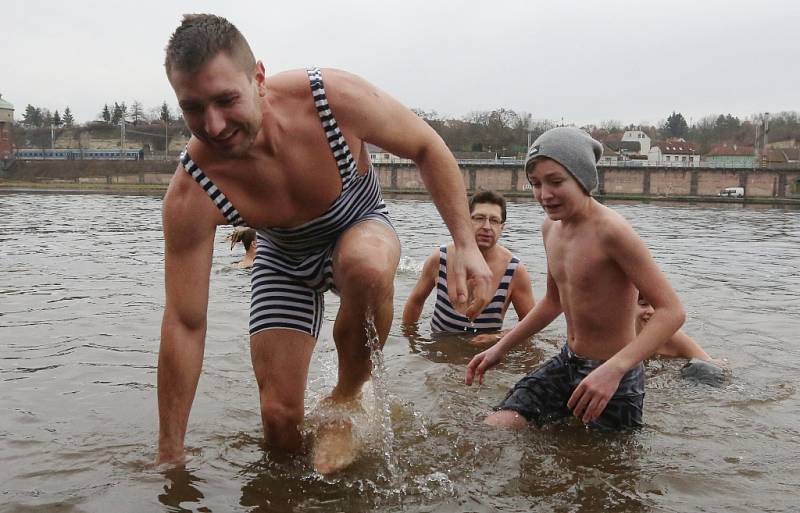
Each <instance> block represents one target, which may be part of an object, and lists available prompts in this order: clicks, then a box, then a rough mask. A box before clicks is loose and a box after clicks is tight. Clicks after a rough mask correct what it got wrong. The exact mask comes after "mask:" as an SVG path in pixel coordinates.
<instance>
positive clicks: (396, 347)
mask: <svg viewBox="0 0 800 513" xmlns="http://www.w3.org/2000/svg"><path fill="white" fill-rule="evenodd" d="M0 200H2V202H1V203H0V204H1V205H2V207H0V211H1V212H2V215H0V512H27V511H37V512H38V511H58V512H61V511H63V512H82V511H87V512H89V511H91V512H94V511H114V512H128V511H130V512H140V511H217V512H226V511H263V512H267V511H269V512H285V511H346V512H360V511H364V512H367V511H370V512H371V511H380V512H384V511H408V512H418V511H437V512H438V511H443V512H461V511H465V512H466V511H474V512H484V511H485V512H489V511H531V510H534V511H564V512H567V511H569V512H573V511H581V512H593V511H619V512H623V511H624V512H646V511H675V512H683V511H715V512H723V511H726V512H727V511H741V512H749V511H785V512H789V511H797V510H798V508H799V507H800V499H798V497H799V496H800V493H799V491H800V464H798V456H800V428H798V420H800V401H799V400H798V396H797V391H796V389H797V379H798V376H799V375H800V343H798V332H799V330H798V328H799V327H800V322H798V321H800V315H799V314H798V312H800V271H798V268H799V267H800V211H798V210H792V209H778V208H766V207H760V208H751V207H748V208H743V207H741V206H734V205H723V206H707V205H688V204H679V205H668V204H655V203H654V204H642V203H634V204H621V203H620V204H615V205H613V207H614V208H615V209H616V210H618V211H619V212H620V213H621V214H622V215H624V216H625V217H626V218H627V219H629V220H630V221H631V223H632V224H633V225H634V226H635V228H636V229H637V230H638V231H639V233H640V234H641V235H642V237H643V238H644V239H645V241H646V242H647V244H648V245H649V247H650V248H651V250H652V252H653V254H654V255H655V257H656V259H657V260H658V262H659V263H660V265H661V266H662V269H664V270H665V272H666V273H667V275H668V276H669V277H670V279H671V280H672V283H673V284H674V286H675V288H676V289H677V290H678V293H679V294H680V296H681V298H682V299H683V301H684V305H685V308H686V311H687V313H688V320H687V323H686V326H685V330H686V331H687V332H688V333H689V334H690V335H692V336H693V337H694V338H695V339H696V340H698V341H699V342H700V343H701V345H703V346H704V348H705V349H706V350H707V351H708V352H709V353H710V354H711V355H712V356H714V357H716V358H721V359H726V360H727V362H728V365H729V367H730V368H731V370H732V374H733V379H732V381H731V382H730V383H729V384H727V385H725V386H723V387H721V388H713V387H709V386H705V385H699V384H695V383H691V382H688V381H685V380H683V379H682V378H681V377H680V374H679V369H680V366H681V364H682V362H680V361H667V360H657V361H651V362H649V363H648V366H647V374H648V383H647V397H646V400H645V423H646V425H645V427H644V428H643V429H642V430H641V431H639V432H637V433H634V434H628V435H619V434H616V435H609V434H599V433H593V432H588V431H586V430H585V429H583V428H582V427H581V426H579V425H577V424H575V423H566V424H562V425H556V426H552V427H550V428H547V429H544V430H540V431H539V430H532V431H529V432H526V433H522V434H513V433H506V432H496V431H491V430H489V429H488V428H486V427H484V426H483V425H482V424H481V419H482V418H483V416H484V415H485V414H486V412H488V411H489V410H490V408H491V407H492V406H493V405H494V404H495V403H496V402H498V401H499V400H500V399H501V398H502V397H503V395H504V394H505V391H506V390H507V388H508V387H509V386H511V385H512V384H513V383H514V382H515V381H516V380H517V379H518V378H519V377H520V376H521V375H522V374H523V373H524V372H525V371H526V370H528V369H530V368H531V367H532V366H534V365H536V364H537V363H539V362H540V361H542V359H544V358H547V357H549V356H551V355H553V354H555V353H556V352H557V350H558V347H559V346H560V345H561V344H562V343H563V340H564V323H563V320H559V321H557V322H556V323H554V324H553V325H552V326H550V327H549V328H548V329H547V330H546V331H545V332H544V333H542V334H541V335H540V336H537V337H536V338H535V340H534V343H533V344H532V345H529V346H526V347H524V348H521V349H519V350H517V351H515V352H513V353H512V354H510V355H509V357H508V358H507V360H506V362H505V363H504V364H503V365H502V366H501V367H500V368H498V369H496V370H494V371H492V372H490V374H489V375H488V376H487V382H486V383H485V384H484V386H482V387H480V388H478V387H472V388H467V387H465V386H464V385H463V384H462V383H463V377H464V369H465V365H466V362H468V361H469V359H470V358H471V356H472V355H473V354H475V352H476V351H475V350H474V349H472V348H471V347H470V346H468V345H466V343H465V339H463V338H459V337H452V336H450V337H431V335H430V331H429V328H428V325H427V322H428V321H429V318H430V312H431V307H432V305H431V302H430V301H429V302H428V304H427V305H426V309H425V312H424V314H423V319H422V323H421V326H420V329H419V333H418V334H415V335H408V334H404V333H403V331H402V330H401V329H400V326H399V323H398V322H397V319H396V322H395V324H394V326H393V329H392V332H391V335H390V337H389V340H388V341H387V343H386V347H385V350H384V352H383V354H382V360H381V361H377V362H376V363H377V365H376V367H377V368H379V369H381V370H380V371H379V375H378V376H377V378H378V379H377V380H375V383H374V384H373V385H372V386H371V387H370V388H369V389H368V390H367V393H365V400H364V401H365V406H366V407H367V410H368V415H369V419H370V422H368V423H367V424H368V426H367V428H365V429H366V431H367V432H368V433H369V436H371V439H370V447H371V448H372V449H371V450H370V451H369V452H368V454H366V455H365V456H364V458H362V459H361V460H360V461H359V462H358V463H357V464H356V465H355V466H354V467H353V468H352V469H350V470H349V471H347V472H346V473H344V474H342V475H341V476H338V477H336V478H335V479H324V478H322V477H321V476H319V475H317V474H315V473H314V472H313V471H312V470H311V469H310V467H309V465H308V461H307V458H302V457H301V458H297V459H295V460H293V461H288V462H286V461H282V462H276V461H274V460H273V459H272V458H270V457H269V456H267V455H265V453H264V451H263V450H262V448H261V446H260V438H261V420H260V414H259V411H258V399H257V388H256V384H255V379H254V377H253V374H252V370H251V365H250V355H249V346H248V337H247V334H246V326H247V317H248V312H247V309H248V297H249V295H248V290H249V282H248V276H247V273H246V272H245V271H241V270H238V269H234V268H233V267H232V266H231V264H232V263H233V262H234V261H236V260H238V259H239V257H240V256H241V254H240V253H237V252H231V251H230V250H229V249H228V246H227V245H226V244H225V243H224V241H223V239H224V237H225V235H227V233H228V231H229V230H228V229H227V228H222V229H220V231H219V233H218V235H217V240H218V243H217V246H216V253H215V255H214V265H213V269H212V284H211V300H210V305H209V329H208V337H207V343H206V356H205V363H204V368H203V375H202V377H201V379H200V385H199V388H198V393H197V397H196V399H195V402H194V408H193V411H192V416H191V418H190V422H189V432H188V435H187V439H186V441H187V446H188V448H189V451H190V453H191V455H192V459H191V460H190V461H189V463H188V464H187V465H186V468H185V469H180V470H173V471H169V472H166V473H165V472H163V471H158V470H156V469H154V468H153V467H152V465H151V463H152V461H153V459H154V455H155V440H156V435H157V412H156V390H155V382H156V366H155V365H156V358H157V351H158V340H159V325H160V316H161V309H162V305H163V294H164V293H163V276H162V258H163V257H162V255H163V249H162V247H163V243H162V239H161V230H160V222H161V221H160V206H161V200H160V198H158V197H153V196H117V195H91V194H30V193H0ZM388 203H389V207H390V209H391V211H392V215H393V218H394V219H395V221H396V226H397V229H398V232H399V235H400V239H401V241H402V243H403V257H402V262H401V267H400V270H399V271H398V275H397V287H396V300H395V312H396V317H398V318H399V316H400V312H401V311H402V305H403V302H404V301H405V298H406V296H407V295H408V293H409V291H410V290H411V287H412V286H413V284H414V282H415V281H416V278H417V276H418V274H419V269H420V267H421V265H422V262H423V260H424V258H425V257H426V256H427V255H428V254H429V253H430V252H431V251H432V250H433V248H434V247H435V246H436V245H438V243H439V242H440V241H444V240H446V239H445V237H446V232H445V230H444V228H443V227H441V223H440V221H439V219H438V217H437V215H436V213H435V209H434V208H433V206H432V205H431V204H430V203H429V202H428V201H427V200H415V199H406V198H400V199H394V200H389V201H388ZM541 220H542V212H541V209H540V208H539V207H538V205H536V204H534V203H532V202H515V203H512V204H510V206H509V223H508V226H507V229H506V233H505V236H504V238H503V241H504V243H505V244H506V245H507V246H508V247H509V248H510V249H512V250H513V251H514V252H515V253H516V254H517V255H519V256H520V257H521V258H522V260H523V262H525V264H526V265H527V267H528V269H529V270H530V272H531V275H532V277H533V280H534V293H535V294H536V296H537V297H541V295H542V293H543V291H544V270H545V263H544V252H543V250H542V246H541V239H540V235H539V229H538V227H539V225H540V223H541ZM336 307H337V300H336V298H335V297H334V296H330V295H329V297H328V298H327V310H326V315H325V316H326V325H325V327H324V328H323V332H322V336H321V337H320V341H319V343H318V345H317V349H316V351H315V353H314V357H313V361H312V370H311V374H310V378H309V386H308V394H307V408H308V410H309V411H311V410H312V409H313V407H314V405H315V404H316V402H317V401H318V400H319V399H320V398H321V397H323V396H324V395H325V394H326V393H327V392H328V391H329V390H330V388H331V387H332V385H333V383H334V376H335V369H336V355H335V351H334V346H333V342H332V339H331V326H332V320H333V319H334V316H335V313H336ZM508 317H509V319H507V324H511V323H512V322H513V321H514V319H515V316H514V314H513V313H511V314H510V315H509V316H508ZM379 356H381V355H379ZM382 399H385V401H383V400H382Z"/></svg>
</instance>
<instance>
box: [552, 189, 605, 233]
mask: <svg viewBox="0 0 800 513" xmlns="http://www.w3.org/2000/svg"><path fill="white" fill-rule="evenodd" d="M599 205H600V204H599V203H598V202H597V201H596V200H595V199H594V198H593V197H591V196H589V195H586V196H584V197H583V198H582V199H581V200H580V201H579V202H578V204H577V205H576V206H575V209H574V210H573V211H572V213H571V214H570V215H569V216H568V217H565V218H564V219H562V220H561V224H562V225H564V226H578V225H580V224H582V223H584V222H586V221H588V220H590V219H592V217H594V215H595V213H596V212H595V211H596V209H597V207H598V206H599Z"/></svg>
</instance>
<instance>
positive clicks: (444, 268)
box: [403, 191, 534, 345]
mask: <svg viewBox="0 0 800 513" xmlns="http://www.w3.org/2000/svg"><path fill="white" fill-rule="evenodd" d="M469 209H470V217H471V219H472V229H473V231H474V232H475V243H476V244H477V245H478V249H480V251H481V255H483V258H484V259H485V260H486V263H487V264H488V265H489V268H490V269H491V270H492V283H493V287H494V289H495V292H494V297H493V298H492V301H491V303H489V304H488V305H487V306H486V308H485V309H484V310H483V311H482V312H481V313H480V314H479V315H478V316H477V317H476V318H475V319H473V320H470V319H467V318H466V317H465V316H464V315H463V314H462V313H460V312H458V311H457V310H456V309H455V308H453V305H452V304H451V303H450V299H449V294H448V288H447V276H448V271H449V269H450V261H449V260H448V258H447V257H448V254H449V253H452V248H453V245H452V244H449V245H443V246H441V247H439V248H438V249H437V250H435V251H434V252H433V253H432V254H431V255H430V256H429V257H428V258H427V259H426V260H425V264H424V265H423V267H422V273H421V274H420V277H419V280H418V281H417V284H416V285H415V286H414V289H413V290H412V291H411V294H409V296H408V300H407V301H406V305H405V308H404V309H403V324H405V325H411V324H415V323H416V322H417V321H418V320H419V317H420V315H421V314H422V308H423V306H424V305H425V300H426V299H427V298H428V295H430V293H431V291H432V290H433V289H434V288H436V304H435V305H434V310H433V317H432V318H431V329H432V330H433V331H438V332H451V333H458V332H462V333H463V332H469V333H477V334H478V335H476V336H475V337H474V338H473V339H472V340H471V343H472V344H473V345H491V344H493V343H494V342H496V341H497V340H499V339H500V337H501V336H502V332H501V331H500V330H501V328H502V327H503V318H504V317H505V314H506V310H507V309H508V306H509V304H512V305H514V310H515V311H516V313H517V317H518V318H519V319H522V318H523V317H525V315H526V314H527V313H528V312H529V311H530V310H531V308H533V305H534V298H533V287H532V286H531V278H530V275H529V274H528V271H527V270H526V269H525V266H524V265H523V264H522V262H520V261H519V258H517V257H516V256H514V255H512V254H511V252H510V251H509V250H508V249H506V248H504V247H503V246H502V245H500V244H499V243H498V240H499V239H500V235H501V234H502V233H503V228H504V227H505V224H506V212H507V210H506V200H505V198H504V197H503V196H501V195H500V194H497V193H496V192H494V191H480V192H477V193H475V194H474V195H473V196H472V198H470V202H469Z"/></svg>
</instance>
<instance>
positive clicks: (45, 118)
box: [21, 100, 180, 128]
mask: <svg viewBox="0 0 800 513" xmlns="http://www.w3.org/2000/svg"><path fill="white" fill-rule="evenodd" d="M123 120H124V121H125V122H126V123H130V124H132V125H134V126H136V125H138V124H140V123H151V122H153V121H163V122H166V123H169V122H172V121H179V120H180V115H179V114H173V112H172V111H171V110H170V108H169V105H167V102H166V101H165V102H164V103H162V104H161V106H160V107H154V108H152V109H150V110H149V111H148V112H145V110H144V106H143V105H142V102H140V101H138V100H134V101H133V102H132V103H131V105H130V106H128V105H127V104H126V103H125V102H124V101H123V102H114V104H113V106H110V105H109V104H108V103H106V104H104V105H103V107H102V108H101V109H100V113H99V114H98V115H97V119H96V120H95V121H90V122H88V123H86V125H90V124H93V123H96V122H98V121H99V122H103V123H106V124H108V125H119V124H120V122H122V121H123ZM21 123H22V124H23V125H24V126H27V127H30V128H49V127H51V126H52V127H56V128H72V127H74V126H76V125H77V124H76V123H75V117H74V116H73V114H72V111H71V110H70V108H69V106H67V107H66V108H65V109H64V113H63V114H60V113H59V112H58V110H57V109H56V110H54V111H51V110H50V109H49V108H46V107H36V106H33V105H31V104H28V105H27V106H26V107H25V112H24V113H23V115H22V120H21Z"/></svg>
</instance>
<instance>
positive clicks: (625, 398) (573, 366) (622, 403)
mask: <svg viewBox="0 0 800 513" xmlns="http://www.w3.org/2000/svg"><path fill="white" fill-rule="evenodd" d="M602 364H603V361H601V360H590V359H588V358H583V357H581V356H579V355H576V354H575V353H573V352H572V351H571V350H570V349H569V347H567V346H566V345H564V348H563V349H562V350H561V352H560V353H559V354H558V355H557V356H554V357H553V358H551V359H549V360H548V361H546V362H545V363H544V364H542V365H541V366H539V367H538V368H536V369H534V370H533V371H531V372H530V373H528V375H527V376H525V377H524V378H522V379H521V380H519V382H518V383H517V384H516V385H514V388H512V389H511V391H509V393H508V395H507V396H506V398H505V399H504V400H503V402H502V403H501V404H500V405H499V406H498V407H497V408H496V410H511V411H515V412H517V413H519V414H520V415H522V416H523V417H525V418H526V419H527V420H528V422H533V423H535V424H536V425H537V426H539V427H541V426H543V425H544V424H547V423H548V422H552V421H555V420H558V419H561V418H564V417H569V416H570V415H572V412H571V411H570V410H569V409H568V408H567V401H568V400H569V398H570V396H571V395H572V392H573V391H574V390H575V388H577V386H578V384H579V383H580V382H581V380H583V378H585V377H586V376H588V375H589V373H590V372H592V371H593V370H595V369H596V368H597V367H599V366H600V365H602ZM643 404H644V365H643V364H641V363H640V364H639V365H637V366H636V367H634V368H633V369H631V370H629V371H628V372H627V373H625V375H624V376H623V377H622V380H620V383H619V388H617V391H616V393H615V394H614V396H613V397H612V398H611V400H610V401H609V402H608V405H607V406H606V408H605V410H603V413H602V414H601V415H600V418H598V419H597V420H595V421H593V422H591V423H590V424H589V426H590V427H593V428H599V429H604V430H615V431H617V430H623V429H629V428H634V427H640V426H641V425H642V405H643Z"/></svg>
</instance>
